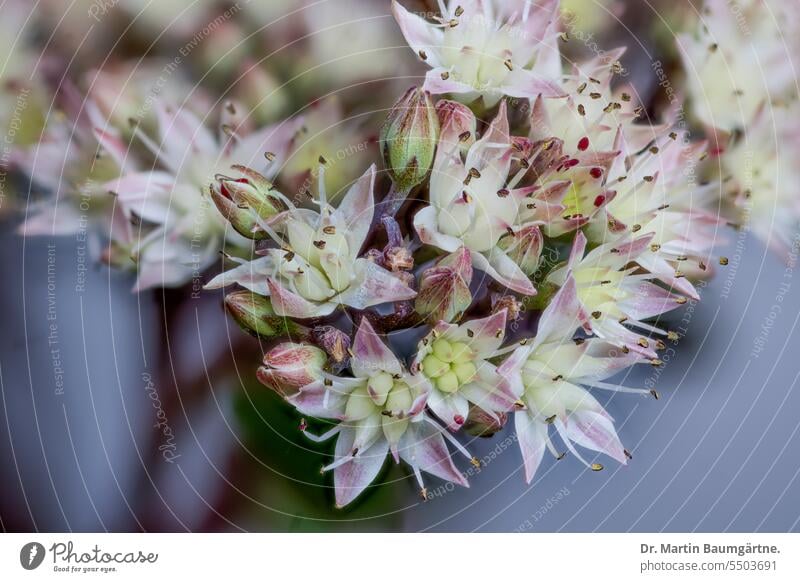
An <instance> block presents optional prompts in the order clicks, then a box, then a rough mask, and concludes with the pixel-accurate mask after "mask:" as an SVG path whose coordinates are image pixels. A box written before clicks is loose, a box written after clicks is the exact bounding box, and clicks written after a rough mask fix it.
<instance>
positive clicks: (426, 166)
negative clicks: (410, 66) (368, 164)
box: [381, 87, 439, 192]
mask: <svg viewBox="0 0 800 582" xmlns="http://www.w3.org/2000/svg"><path fill="white" fill-rule="evenodd" d="M438 139H439V118H438V117H437V115H436V109H435V108H434V106H433V102H432V100H431V96H430V93H428V92H427V91H423V90H422V89H419V88H417V87H412V88H411V89H409V90H408V91H406V94H405V95H403V96H402V97H401V98H400V100H399V101H397V103H395V104H394V106H393V107H392V111H391V112H390V113H389V117H388V118H387V119H386V122H385V123H384V125H383V128H382V129H381V152H382V153H383V159H384V162H385V164H386V169H387V170H388V171H389V174H390V176H391V177H392V180H393V181H394V184H395V187H396V188H397V189H398V190H399V191H401V192H408V191H409V190H411V189H412V188H413V187H414V186H417V185H418V184H420V183H421V182H422V181H423V180H424V179H425V177H426V176H427V175H428V172H429V171H430V169H431V166H432V165H433V157H434V153H435V152H436V142H437V141H438Z"/></svg>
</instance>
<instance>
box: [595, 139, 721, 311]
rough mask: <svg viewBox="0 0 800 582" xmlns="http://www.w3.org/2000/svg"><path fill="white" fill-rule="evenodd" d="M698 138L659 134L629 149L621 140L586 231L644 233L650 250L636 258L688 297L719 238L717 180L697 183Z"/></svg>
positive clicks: (615, 235)
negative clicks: (602, 200)
mask: <svg viewBox="0 0 800 582" xmlns="http://www.w3.org/2000/svg"><path fill="white" fill-rule="evenodd" d="M706 149H707V148H706V144H705V143H704V142H699V143H690V142H689V141H688V138H687V136H686V134H685V133H684V132H681V133H678V132H674V131H671V132H669V134H666V133H664V134H663V135H661V136H660V137H659V138H658V139H656V140H654V141H653V142H652V145H651V146H650V147H649V148H646V149H644V150H642V151H640V152H638V153H632V152H631V150H629V148H628V146H627V144H625V143H624V142H623V141H622V140H620V143H619V152H620V153H619V156H618V157H617V158H616V159H615V160H614V163H613V165H612V166H611V168H610V169H609V172H608V177H607V179H606V181H605V182H604V187H605V188H606V189H607V190H609V191H611V192H613V196H611V197H610V198H609V200H608V201H607V203H606V204H605V205H603V207H602V211H601V213H600V215H599V216H598V218H597V219H596V220H593V221H591V222H590V223H589V226H588V228H587V229H586V231H585V232H586V234H587V236H588V238H589V240H590V241H591V242H594V243H597V244H603V243H607V242H611V241H614V240H620V239H625V238H626V237H631V236H642V235H647V234H650V235H652V238H651V239H650V252H645V253H642V254H640V255H639V256H638V257H637V259H636V262H637V263H638V264H639V266H641V267H643V268H644V269H646V270H647V271H649V272H650V273H652V274H653V275H655V276H656V278H658V279H659V280H660V281H661V282H663V283H664V284H665V285H667V286H668V287H669V288H670V289H674V290H677V291H679V292H680V293H683V294H685V295H688V296H690V297H692V298H694V299H697V298H698V295H697V291H696V290H695V288H694V286H693V285H692V282H691V281H692V279H701V278H705V277H707V276H708V275H709V273H710V270H709V267H708V265H709V264H710V260H711V256H712V252H713V249H714V245H715V244H716V243H718V242H720V239H721V238H722V233H721V229H722V226H723V221H722V220H721V219H720V217H719V214H720V211H719V208H718V206H719V203H718V201H717V196H718V195H719V192H718V189H719V185H718V184H715V183H714V182H709V183H707V184H701V183H700V171H699V164H700V161H701V160H702V159H703V158H704V157H705V155H706Z"/></svg>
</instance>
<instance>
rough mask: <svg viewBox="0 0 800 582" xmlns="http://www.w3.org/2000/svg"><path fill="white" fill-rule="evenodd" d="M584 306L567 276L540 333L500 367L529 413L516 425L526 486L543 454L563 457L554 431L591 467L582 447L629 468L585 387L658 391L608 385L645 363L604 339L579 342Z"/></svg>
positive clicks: (520, 414)
mask: <svg viewBox="0 0 800 582" xmlns="http://www.w3.org/2000/svg"><path fill="white" fill-rule="evenodd" d="M582 309H583V307H582V305H581V301H580V299H579V288H578V285H576V283H575V279H573V278H572V277H571V276H569V277H568V278H567V280H566V281H565V283H564V285H563V286H562V287H561V289H559V291H558V293H556V295H555V296H554V297H553V299H552V302H551V303H550V305H548V307H547V308H546V309H545V310H544V312H543V313H542V316H541V318H540V320H539V327H538V330H537V332H536V336H535V337H534V338H533V339H531V340H524V341H523V342H522V343H520V344H516V345H514V346H511V347H509V348H507V349H508V350H509V351H512V353H511V355H510V356H509V357H508V358H507V359H506V360H505V361H504V362H503V364H502V365H501V366H500V368H499V369H498V371H499V373H500V374H501V375H503V376H504V377H509V378H513V382H514V385H515V389H516V390H517V391H518V394H519V396H520V400H521V401H522V404H524V409H522V410H518V411H517V412H515V413H514V428H515V430H516V433H517V440H518V442H519V447H520V451H521V452H522V460H523V464H524V468H525V480H526V481H527V482H528V483H530V482H531V481H532V480H533V477H534V476H535V474H536V470H537V468H538V467H539V464H540V463H541V460H542V457H543V456H544V451H545V449H549V450H550V452H551V453H552V454H553V456H555V457H556V458H557V459H560V458H562V457H563V456H564V453H559V452H558V451H557V449H556V447H555V445H554V444H553V442H552V440H551V438H550V435H549V432H550V431H549V428H550V426H553V427H554V428H555V431H556V433H557V434H558V436H559V437H560V438H561V440H562V441H563V442H564V444H565V445H566V447H567V449H568V450H569V451H570V452H571V453H572V454H573V455H575V457H576V458H577V459H579V460H580V461H581V462H582V463H584V464H585V465H586V466H588V467H590V468H591V469H592V470H594V471H599V470H601V469H602V468H603V465H601V464H599V463H589V462H587V461H586V460H585V459H584V458H583V456H582V455H581V454H580V453H579V452H578V450H577V449H576V448H575V445H576V444H577V445H580V446H581V447H585V448H587V449H590V450H593V451H598V452H601V453H604V454H606V455H608V456H610V457H612V458H613V459H616V460H617V461H619V462H620V463H622V464H626V463H627V458H628V456H629V453H628V452H627V451H626V450H625V449H624V448H623V446H622V443H621V442H620V440H619V437H618V436H617V432H616V430H615V429H614V419H613V418H611V416H610V415H609V414H608V412H606V410H605V409H604V408H603V406H602V405H601V404H600V403H599V402H598V401H597V400H596V399H595V397H594V396H592V394H591V393H590V392H589V390H587V389H586V388H600V389H604V390H610V391H613V392H630V393H640V394H648V393H650V394H653V393H651V392H648V391H647V390H640V389H636V388H627V387H624V386H618V385H615V384H611V383H608V382H604V381H603V380H605V379H606V378H608V377H610V376H613V375H614V374H616V373H617V372H619V371H621V370H623V369H625V368H628V367H630V366H633V365H635V364H637V363H642V362H647V360H646V359H644V358H643V357H642V356H641V355H640V354H636V353H635V352H633V351H629V352H627V353H625V352H622V351H621V350H619V349H618V348H617V347H616V346H614V345H612V344H610V343H608V342H606V341H605V340H602V339H600V338H588V339H585V338H582V337H579V338H574V334H575V331H576V329H578V328H579V327H581V326H582V319H583V318H582V314H581V311H582ZM654 395H655V394H654Z"/></svg>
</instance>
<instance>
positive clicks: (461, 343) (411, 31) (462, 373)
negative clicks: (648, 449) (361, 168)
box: [207, 1, 721, 506]
mask: <svg viewBox="0 0 800 582" xmlns="http://www.w3.org/2000/svg"><path fill="white" fill-rule="evenodd" d="M556 8H557V3H556V2H545V3H539V4H537V5H536V6H534V5H533V4H532V3H528V2H502V3H501V2H495V1H489V2H474V3H473V2H462V3H459V4H456V3H455V2H453V3H445V2H442V3H441V13H440V14H439V16H437V17H436V18H434V19H430V18H423V17H421V16H418V15H416V14H413V13H411V12H410V11H408V10H407V9H406V8H404V7H403V6H402V5H401V4H399V3H398V2H394V3H393V12H394V14H395V17H396V18H397V20H398V24H399V25H400V28H401V30H402V31H403V34H404V35H405V36H406V40H407V41H408V43H409V45H410V46H411V48H412V49H413V50H414V52H415V53H416V54H417V56H418V57H419V58H420V59H421V60H422V61H424V62H425V63H427V64H428V65H430V66H431V67H432V69H431V71H430V72H429V73H428V75H427V77H426V81H425V83H424V85H423V86H422V87H421V88H416V87H415V88H412V89H410V90H408V91H407V92H406V93H405V94H404V95H403V97H401V98H400V99H399V100H398V101H397V103H396V104H395V106H394V108H393V109H392V111H391V112H390V114H389V116H388V119H387V120H386V122H385V123H384V126H383V130H382V132H381V150H382V155H383V158H384V162H385V165H386V171H387V174H388V176H389V178H390V179H391V181H392V182H393V187H392V190H391V193H390V194H389V196H388V198H387V199H386V200H384V201H383V202H376V200H377V198H376V188H377V187H378V181H377V180H376V172H375V168H370V169H369V170H368V171H367V172H366V174H365V175H364V176H362V177H361V178H360V179H358V180H356V181H355V183H354V184H353V186H352V187H351V188H350V189H349V190H348V192H347V193H346V195H344V197H342V198H341V201H340V202H336V201H335V200H333V199H332V198H331V197H330V196H328V195H327V188H326V183H325V176H326V171H327V167H328V165H327V160H324V159H323V160H320V167H319V169H318V171H317V172H316V177H317V178H318V181H317V183H316V184H315V185H314V188H313V189H310V190H313V193H311V194H310V196H311V199H310V200H303V201H300V202H298V201H295V202H292V201H290V200H289V199H288V197H287V196H285V195H284V194H281V193H280V192H279V190H278V189H276V188H274V187H271V183H270V182H269V181H267V179H266V178H263V180H262V181H263V183H264V188H263V190H264V191H263V192H262V194H263V195H267V193H269V195H270V196H272V197H274V198H276V199H278V200H281V201H283V204H282V206H281V210H280V212H277V213H275V214H274V215H273V216H272V217H264V216H260V214H259V212H257V211H256V210H255V207H254V205H253V204H252V203H250V202H245V203H244V204H242V203H241V202H242V201H244V197H243V196H238V197H237V195H236V192H237V191H238V190H239V189H240V185H239V183H240V181H241V180H238V179H233V178H228V177H224V176H221V177H219V178H218V182H217V185H216V186H214V187H213V190H214V191H215V192H223V193H224V192H226V191H227V192H230V194H229V195H228V198H231V199H232V200H233V201H234V202H235V203H236V204H234V205H233V206H232V207H231V211H230V213H229V214H228V218H229V220H230V221H231V224H233V225H234V227H237V218H235V217H236V216H239V218H238V223H240V226H239V227H237V230H239V231H240V232H241V231H242V227H243V228H244V230H245V232H258V233H260V234H261V235H263V236H262V237H261V238H262V240H263V241H264V243H265V244H266V246H259V247H258V248H257V249H256V252H257V253H258V254H259V255H261V256H260V257H259V258H255V259H254V260H251V261H241V260H237V262H238V263H239V264H238V265H237V266H235V267H234V268H233V269H231V270H229V271H227V272H225V273H222V274H221V275H219V276H217V277H216V278H214V279H213V280H212V281H211V282H210V283H209V284H208V285H207V287H208V288H219V287H223V286H228V285H234V284H235V285H238V286H239V287H244V288H245V289H247V290H248V292H251V293H253V294H255V297H257V298H258V299H257V301H258V302H259V303H258V305H260V307H256V308H254V310H252V311H254V313H251V314H250V315H251V317H250V319H249V321H251V322H252V321H255V322H259V323H261V322H264V321H269V320H270V318H272V317H274V316H275V315H277V316H284V317H287V318H292V319H293V320H294V321H297V322H299V323H301V324H302V325H303V326H305V327H306V328H307V329H311V330H314V329H317V328H318V327H320V326H324V325H330V324H333V325H334V327H335V328H338V329H339V330H340V331H339V333H342V332H343V331H344V330H347V329H352V331H351V333H352V334H353V339H352V347H350V348H349V349H348V350H347V352H346V354H345V353H344V352H343V351H342V350H341V349H339V350H338V352H337V350H336V349H332V348H331V345H330V342H328V343H326V342H322V341H319V339H318V337H317V336H316V335H315V333H314V332H313V331H312V332H311V333H310V334H303V333H300V335H301V336H303V335H304V336H305V337H304V338H300V339H299V340H298V341H295V340H292V341H290V342H288V343H287V342H284V343H281V344H279V345H277V346H276V347H274V348H272V349H271V350H269V351H267V354H266V355H265V358H264V365H263V367H261V368H260V369H259V373H258V376H259V378H260V379H261V381H262V382H263V383H264V384H265V385H266V386H268V387H270V388H272V389H273V390H275V391H276V392H278V393H279V394H280V395H281V396H283V397H284V398H285V399H286V400H287V402H288V403H290V404H291V405H293V406H294V407H295V408H296V409H297V410H298V412H299V413H300V414H301V415H303V416H304V417H313V418H315V419H321V420H323V421H325V422H327V423H332V424H333V426H331V427H330V428H329V430H327V431H326V432H325V433H324V434H322V435H321V436H317V435H315V434H312V433H311V432H310V430H309V429H308V424H307V422H306V420H305V419H304V420H303V421H302V423H301V429H303V430H304V431H305V433H306V434H307V436H308V437H309V438H311V439H312V440H314V441H321V440H326V439H328V438H332V437H336V448H335V453H334V459H333V461H332V462H331V463H330V464H328V465H327V466H325V467H324V471H326V472H327V471H329V470H330V471H332V472H333V482H334V485H335V490H336V501H337V505H339V506H345V505H348V504H349V503H350V502H352V501H353V500H354V499H356V498H357V497H358V496H359V495H360V494H361V493H362V492H363V491H364V490H365V489H366V488H367V487H368V486H369V485H370V484H371V483H372V482H373V481H374V480H375V479H376V478H377V477H378V475H379V473H380V471H381V468H382V466H383V464H384V461H385V458H386V457H387V453H388V454H389V456H391V458H392V459H393V460H394V461H395V462H398V463H399V462H401V461H402V462H403V463H404V464H406V465H407V466H408V467H409V468H410V470H411V471H412V472H413V474H414V475H415V476H416V479H417V481H418V483H419V485H420V487H421V488H422V490H423V496H424V495H425V486H424V481H423V473H427V474H429V475H433V476H435V477H438V478H441V479H445V480H448V481H451V482H453V483H456V484H459V485H465V486H466V485H467V482H466V480H465V478H464V476H463V474H462V473H461V472H460V471H459V470H458V469H457V467H456V465H455V464H454V461H453V460H452V458H451V456H450V455H451V453H450V451H451V450H452V451H455V452H457V453H458V454H461V455H463V456H465V457H466V458H467V459H470V461H471V462H473V463H477V461H476V460H475V459H474V458H473V457H472V455H471V454H470V453H469V452H468V450H467V448H466V446H465V445H464V444H463V442H462V440H463V438H462V437H463V436H464V435H472V434H480V435H482V436H487V435H491V434H493V433H495V432H497V431H498V430H501V429H503V428H504V426H505V425H506V423H507V421H508V419H509V418H511V417H512V416H513V418H514V422H513V427H514V430H516V432H517V437H518V441H519V444H520V450H521V454H522V460H523V463H524V466H525V476H526V479H527V481H529V482H530V481H532V480H533V479H534V477H535V474H536V470H537V467H538V466H539V464H540V462H541V459H542V456H543V453H544V451H545V449H548V450H550V451H551V452H553V453H554V454H555V456H556V457H557V458H562V457H563V456H564V453H563V452H561V451H560V448H559V447H558V445H557V444H556V440H555V437H556V436H557V437H558V438H559V439H560V441H561V442H563V445H564V447H565V448H566V450H567V451H569V452H570V453H572V454H573V455H574V456H575V457H576V458H578V459H579V460H581V461H582V462H584V463H586V464H587V465H588V466H589V467H591V468H592V469H593V470H600V469H602V464H601V463H599V462H598V461H597V460H595V459H593V458H592V459H590V460H585V456H584V455H585V453H581V452H580V451H579V448H584V449H589V450H590V451H595V452H597V453H603V454H606V455H608V456H610V457H611V458H613V459H616V460H617V461H619V462H621V463H626V462H627V459H629V458H630V453H628V452H627V450H626V449H625V448H624V447H623V445H622V444H621V442H620V439H619V437H618V436H617V433H616V430H615V428H614V423H613V419H612V417H611V416H610V414H609V413H608V412H607V411H606V410H605V408H604V407H603V405H602V404H601V403H600V401H598V400H597V399H596V398H595V396H594V395H593V393H594V392H595V391H597V390H609V391H615V392H623V393H639V394H644V395H655V393H654V392H652V391H648V390H642V389H638V388H629V387H625V386H620V385H617V384H615V383H613V382H610V381H609V378H610V377H612V376H614V375H615V374H617V373H618V372H621V371H623V370H626V369H628V368H630V367H631V366H634V365H636V364H646V365H652V366H660V365H661V364H662V362H661V361H660V360H659V357H658V352H659V351H660V350H663V349H665V345H666V343H665V342H666V341H676V340H677V335H676V334H675V333H674V332H671V331H668V330H667V329H664V327H663V324H660V323H659V321H658V320H659V317H660V316H662V315H664V314H666V313H668V312H669V311H671V310H673V309H676V308H678V307H680V306H681V305H682V304H684V303H686V302H687V301H688V300H689V299H698V294H697V291H696V290H695V287H694V285H693V281H696V280H697V279H698V278H701V277H704V276H707V275H709V274H710V268H709V267H708V265H709V264H710V263H711V258H712V253H713V247H714V244H715V242H716V241H717V240H718V239H719V238H720V236H721V233H720V230H721V222H720V221H719V219H718V218H717V214H716V213H715V203H716V201H715V197H714V192H715V191H714V186H713V184H700V183H699V179H697V178H695V175H694V173H693V169H694V167H695V166H696V165H697V164H699V163H700V161H701V160H702V159H703V158H704V157H705V156H706V149H707V146H706V144H705V143H704V142H693V141H692V140H691V139H690V137H689V135H688V134H687V133H686V132H685V131H682V130H678V129H677V128H676V125H675V122H674V120H672V119H671V118H670V116H669V115H668V114H667V115H666V116H665V119H664V120H663V122H660V123H648V122H647V121H646V120H645V116H644V115H643V107H642V106H641V104H640V103H638V101H637V100H636V99H635V98H634V97H633V96H632V95H631V93H630V90H628V89H624V88H617V87H616V85H615V84H614V83H613V81H614V77H615V75H617V74H618V73H619V72H620V71H621V70H622V65H621V64H620V59H621V58H622V56H623V51H622V50H619V51H612V52H609V53H608V54H607V55H606V58H605V59H600V58H595V59H592V60H589V61H586V62H582V63H577V64H575V65H573V66H572V67H571V71H569V72H562V70H561V62H560V57H559V51H558V43H557V42H556V41H557V40H558V39H559V34H558V24H557V18H556V12H554V11H555V10H556ZM437 96H440V97H438V98H437ZM510 98H514V99H510ZM521 121H522V122H521ZM247 182H250V183H253V182H254V180H253V178H252V177H248V178H247ZM256 182H257V181H256ZM246 187H249V186H246ZM412 193H413V195H410V194H412ZM237 201H238V202H237ZM398 211H400V212H402V213H403V214H404V215H406V214H407V213H409V214H412V215H413V220H412V221H411V225H412V229H411V230H409V231H407V232H405V233H403V228H402V222H399V221H396V220H395V218H394V216H395V215H396V214H397V213H398ZM380 226H382V229H383V230H385V240H386V243H385V245H383V246H381V244H382V243H380V242H379V241H380V240H381V238H384V234H383V233H382V232H381V230H382V229H381V228H379V227H380ZM420 245H422V247H421V248H422V249H428V250H427V254H426V255H424V256H426V257H427V258H426V259H422V258H421V257H422V256H423V255H422V254H420V253H417V252H415V250H416V249H418V248H420ZM365 247H366V248H365ZM431 257H432V258H431ZM417 260H422V263H421V264H417ZM478 275H480V276H478ZM383 304H390V305H391V307H388V306H383ZM254 305H255V304H254ZM487 306H490V313H488V314H486V313H485V312H482V310H484V309H486V307H487ZM526 306H529V307H530V308H529V309H525V307H526ZM232 311H233V310H232ZM537 316H538V317H537ZM537 319H538V325H534V324H535V322H536V321H537ZM238 320H239V321H240V323H241V322H242V319H241V318H238ZM512 320H515V321H516V322H517V323H519V322H520V321H523V322H524V323H525V325H523V326H521V327H522V329H536V331H535V333H530V332H528V333H526V334H523V337H519V333H517V334H516V336H517V337H516V338H515V340H514V341H512V342H508V341H507V334H508V333H509V323H511V321H512ZM245 327H249V329H250V331H252V332H253V333H256V334H258V335H260V336H262V337H271V336H272V335H279V334H274V330H275V326H274V325H271V326H269V328H268V331H267V332H266V333H265V332H264V331H263V329H261V328H260V327H259V326H257V325H249V326H248V325H247V321H245ZM262 327H263V326H262ZM515 328H517V329H519V328H520V326H519V325H515ZM412 331H416V332H417V337H419V333H421V334H422V337H421V338H420V339H419V340H418V341H417V344H416V346H412V345H411V342H409V340H408V339H407V334H408V333H410V332H412ZM345 334H346V332H345ZM343 341H344V342H345V343H347V345H350V343H349V341H350V340H349V337H347V340H343ZM341 345H344V344H343V343H339V344H338V346H339V347H340V348H341ZM390 346H391V347H390ZM392 348H395V349H392ZM551 426H552V428H553V431H550V427H551Z"/></svg>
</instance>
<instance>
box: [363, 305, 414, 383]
mask: <svg viewBox="0 0 800 582" xmlns="http://www.w3.org/2000/svg"><path fill="white" fill-rule="evenodd" d="M353 354H354V357H353V358H352V359H351V361H350V365H351V366H352V368H353V373H354V374H355V375H356V376H359V377H362V378H368V377H370V376H374V375H375V374H377V373H378V372H380V371H385V372H389V373H390V374H400V373H402V371H403V369H402V366H401V365H400V362H399V360H398V359H397V357H396V356H395V355H394V353H392V350H390V349H389V347H388V346H387V345H386V344H385V343H384V342H383V340H381V338H380V337H378V334H376V333H375V330H374V329H372V325H371V324H370V322H369V320H368V319H367V318H366V317H364V318H363V319H362V320H361V325H359V327H358V331H357V332H356V337H355V339H354V340H353Z"/></svg>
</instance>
